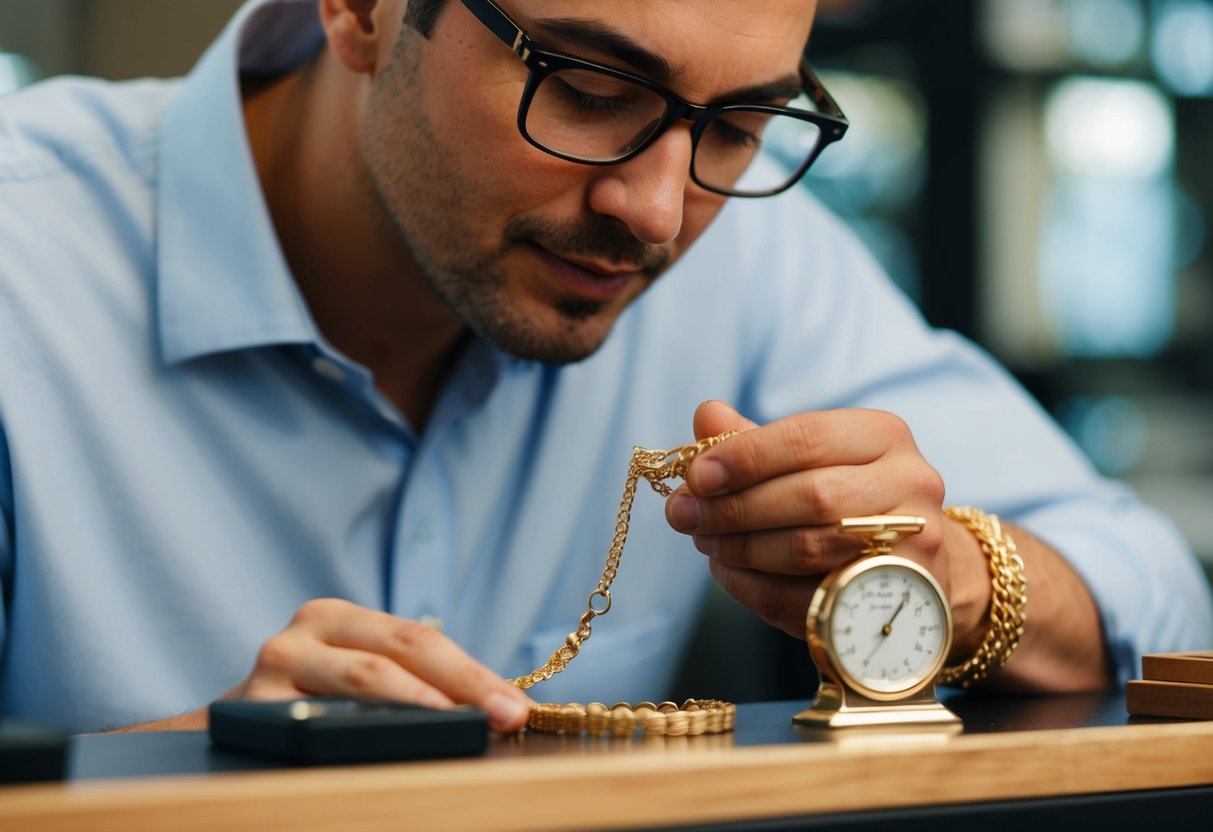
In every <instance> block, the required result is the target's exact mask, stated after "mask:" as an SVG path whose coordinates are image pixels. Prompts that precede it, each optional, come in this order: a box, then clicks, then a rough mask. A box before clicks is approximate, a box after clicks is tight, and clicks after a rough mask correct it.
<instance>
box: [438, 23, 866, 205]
mask: <svg viewBox="0 0 1213 832" xmlns="http://www.w3.org/2000/svg"><path fill="white" fill-rule="evenodd" d="M461 2H462V3H463V5H464V6H466V7H467V9H468V11H470V12H471V13H472V14H474V15H475V16H476V18H477V19H478V20H479V21H480V22H481V23H483V24H484V25H485V26H486V27H487V28H488V30H489V31H490V32H492V33H493V34H494V35H496V36H497V38H499V39H500V40H501V42H502V43H504V44H506V45H507V46H509V47H510V49H512V50H513V51H514V54H516V55H517V56H518V57H519V58H521V59H522V62H523V64H524V65H525V66H526V67H527V69H528V70H530V74H529V75H528V77H527V82H526V87H525V88H524V89H523V91H522V101H521V102H520V104H519V105H518V129H519V131H520V132H521V133H522V136H523V138H525V139H526V140H527V141H528V142H530V143H531V144H533V145H534V146H535V147H537V148H539V149H540V150H542V151H544V152H545V153H550V154H551V155H553V156H557V157H559V158H561V159H567V160H568V161H570V162H579V163H581V164H586V165H614V164H617V163H619V162H624V161H626V160H628V159H631V158H632V157H633V156H635V155H636V154H638V153H640V152H641V151H643V150H644V149H645V148H646V147H648V146H649V145H651V144H653V142H655V141H657V139H658V138H660V137H661V135H662V134H663V133H664V132H665V131H666V130H667V129H668V128H669V127H670V125H672V124H673V123H674V122H676V121H678V120H679V119H685V120H687V121H690V122H691V124H692V127H691V178H692V179H693V180H694V181H695V183H696V184H698V185H699V186H700V187H702V188H706V189H707V190H709V191H714V192H715V193H718V194H723V195H725V196H746V197H759V196H772V195H774V194H777V193H779V192H781V191H785V190H787V189H788V188H790V187H791V186H792V185H794V184H795V183H796V181H797V180H798V179H800V177H801V176H803V175H804V173H805V171H807V170H808V169H809V165H811V164H813V161H814V160H815V159H816V158H817V157H818V156H819V155H820V154H821V151H822V150H824V149H825V148H826V146H827V145H829V144H831V143H833V142H836V141H838V140H839V139H841V138H842V137H843V134H845V133H846V131H847V126H848V124H847V119H846V116H844V115H843V113H842V110H840V109H839V108H838V104H836V103H835V101H834V99H833V97H832V96H831V95H830V94H829V93H828V92H827V91H826V89H825V87H823V86H822V85H821V82H820V81H818V80H817V77H816V76H815V75H814V74H813V72H812V70H810V69H809V67H808V64H807V63H805V62H803V61H802V63H801V67H800V82H801V90H800V95H799V96H798V97H797V98H796V99H795V100H794V101H792V102H791V105H790V106H775V105H768V104H709V105H700V104H691V103H690V102H688V101H684V100H683V99H681V98H679V97H678V96H677V95H675V94H674V93H672V92H670V91H669V90H667V89H666V88H665V87H662V86H660V85H658V84H655V83H653V82H652V81H650V80H648V79H647V78H645V77H643V76H640V75H633V74H632V73H630V72H623V71H622V70H618V69H614V68H612V67H609V66H603V65H602V64H597V63H594V62H593V61H587V60H584V59H582V58H576V57H574V56H572V55H566V54H563V53H561V52H552V51H550V50H547V49H543V48H542V47H539V46H537V45H536V44H535V43H534V42H533V41H531V39H530V38H529V37H527V34H526V32H524V31H523V30H522V29H521V28H519V27H518V25H517V24H516V23H514V21H513V20H511V19H510V18H509V16H508V15H507V14H506V13H505V12H504V11H502V10H501V8H500V7H498V6H497V4H496V3H494V2H493V0H461ZM800 105H803V106H800Z"/></svg>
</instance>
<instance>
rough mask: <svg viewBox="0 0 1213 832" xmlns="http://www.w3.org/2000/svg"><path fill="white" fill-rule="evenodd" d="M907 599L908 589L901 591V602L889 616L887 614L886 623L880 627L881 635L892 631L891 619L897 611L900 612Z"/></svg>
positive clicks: (908, 595) (895, 616)
mask: <svg viewBox="0 0 1213 832" xmlns="http://www.w3.org/2000/svg"><path fill="white" fill-rule="evenodd" d="M909 600H910V592H909V590H907V591H905V592H903V593H901V603H900V604H898V605H897V609H895V610H893V614H892V615H891V616H889V621H888V623H887V624H885V625H884V626H883V627H881V628H880V634H881V635H882V636H887V635H888V634H889V633H891V632H893V619H895V618H897V615H898V613H900V612H901V610H902V608H903V607H905V605H906V602H907V601H909Z"/></svg>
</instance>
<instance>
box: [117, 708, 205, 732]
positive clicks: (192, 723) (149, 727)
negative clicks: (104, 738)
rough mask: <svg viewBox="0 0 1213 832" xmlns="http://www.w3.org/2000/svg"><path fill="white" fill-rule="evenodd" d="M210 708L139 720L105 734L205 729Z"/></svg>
mask: <svg viewBox="0 0 1213 832" xmlns="http://www.w3.org/2000/svg"><path fill="white" fill-rule="evenodd" d="M209 717H210V709H209V708H199V709H198V710H196V711H190V712H189V713H185V714H179V715H177V716H170V717H165V718H164V719H154V720H152V721H151V722H140V723H138V724H135V725H127V726H124V727H122V728H114V729H113V730H110V731H106V732H105V733H107V734H133V733H136V732H139V731H205V730H206V729H207V726H208V724H209V721H210V719H209Z"/></svg>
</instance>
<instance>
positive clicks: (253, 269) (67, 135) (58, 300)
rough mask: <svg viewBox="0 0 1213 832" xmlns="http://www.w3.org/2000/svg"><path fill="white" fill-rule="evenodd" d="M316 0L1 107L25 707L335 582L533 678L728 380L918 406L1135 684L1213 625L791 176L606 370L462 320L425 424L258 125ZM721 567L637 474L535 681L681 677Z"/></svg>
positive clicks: (595, 683) (743, 215)
mask: <svg viewBox="0 0 1213 832" xmlns="http://www.w3.org/2000/svg"><path fill="white" fill-rule="evenodd" d="M314 6H315V4H314V2H308V1H303V2H290V0H279V2H271V3H254V4H251V5H250V6H247V7H245V9H243V10H242V12H241V13H240V14H239V15H238V16H237V18H236V19H235V20H234V21H233V23H232V25H231V26H230V27H229V28H228V30H227V32H226V33H225V34H224V35H223V37H222V38H221V39H220V40H219V41H218V42H217V43H216V45H215V46H214V47H213V48H212V49H211V50H210V52H209V53H208V54H207V55H206V56H205V58H204V59H203V60H202V62H201V63H200V64H199V66H198V68H197V69H196V70H195V71H194V72H193V73H192V74H191V75H190V76H189V77H188V78H187V79H186V80H184V81H183V82H161V81H141V82H131V83H124V84H117V85H113V84H105V83H100V82H95V81H88V80H58V81H52V82H49V83H46V84H43V85H41V86H39V87H35V88H33V89H30V90H27V91H24V92H22V93H19V94H16V95H13V96H10V97H8V98H7V99H4V100H0V580H2V581H3V595H2V596H0V598H2V601H0V603H2V604H3V609H2V612H3V617H2V618H0V637H2V639H3V642H2V645H3V646H2V650H3V653H2V660H0V714H3V715H6V716H24V717H36V718H43V719H48V720H52V721H55V722H58V723H60V724H62V725H64V726H66V727H68V728H70V729H73V730H78V731H84V730H94V729H99V728H104V727H107V726H114V725H119V724H123V723H133V722H138V721H142V720H148V719H152V718H155V717H162V716H167V715H171V714H176V713H180V712H183V711H187V710H190V709H192V708H196V707H199V706H201V705H204V704H206V703H207V702H209V701H211V700H213V699H214V698H215V697H217V696H219V695H220V694H222V693H223V692H224V691H226V690H227V689H228V688H229V687H231V686H232V685H233V684H235V683H236V682H237V681H239V680H240V679H241V678H243V677H244V676H245V675H246V674H247V673H248V671H249V669H250V668H251V667H252V664H253V661H254V658H255V656H256V653H257V650H258V647H259V646H260V645H261V644H262V643H263V642H264V641H265V639H266V638H268V637H269V636H271V635H272V634H274V633H275V632H278V631H279V630H281V629H282V628H283V627H284V626H285V625H286V624H287V623H288V621H289V620H290V618H291V616H292V614H293V613H294V611H295V610H296V609H297V608H298V607H299V606H300V605H301V604H302V603H304V602H305V601H307V600H308V599H311V598H316V597H321V596H339V597H342V598H346V599H349V600H351V601H354V602H357V603H359V604H363V605H366V606H368V607H373V608H377V609H383V610H389V611H391V612H393V613H396V614H398V615H401V616H407V617H410V618H420V617H422V616H434V617H437V618H439V619H441V620H442V621H443V622H444V624H445V632H446V633H447V634H448V635H450V636H451V637H453V638H454V639H455V640H456V641H457V642H459V643H460V644H461V645H463V647H464V648H466V649H467V650H468V651H469V652H470V653H472V654H473V655H475V656H476V657H478V658H479V659H481V660H482V661H484V662H485V663H486V664H487V665H488V666H490V667H491V668H493V669H494V670H496V671H498V672H500V673H503V674H507V675H516V674H520V673H523V672H526V671H529V670H530V669H531V668H532V667H534V666H536V665H537V664H540V663H542V662H543V660H544V659H546V657H547V655H548V654H549V653H550V652H551V650H553V649H554V648H555V647H556V646H558V645H559V644H560V643H561V642H562V641H563V639H564V636H565V634H567V633H568V632H570V631H571V630H572V629H573V628H574V626H575V624H576V621H577V619H578V617H579V616H580V614H581V612H582V611H583V609H584V605H585V602H586V596H587V595H588V594H589V592H590V590H591V589H593V587H594V586H595V584H596V581H597V579H598V575H599V572H600V571H601V569H602V564H603V560H604V558H605V556H606V552H607V548H608V546H609V543H610V540H611V535H612V529H613V526H614V522H615V511H616V508H617V506H618V502H619V496H620V489H621V487H622V483H623V477H624V474H625V471H626V468H627V464H628V460H629V458H630V455H631V448H632V445H633V444H641V445H644V446H646V447H652V448H661V447H670V446H674V445H678V444H681V443H684V442H687V441H690V439H691V438H692V431H691V415H692V413H693V411H694V409H695V407H696V405H697V404H698V403H699V402H700V401H702V400H704V399H708V398H719V399H723V400H726V401H729V402H732V403H734V404H735V405H736V406H737V407H738V408H739V409H740V410H742V411H743V412H744V413H746V414H747V415H749V416H750V417H752V418H753V419H755V420H757V421H759V422H765V421H769V420H772V419H776V418H778V417H781V416H784V415H787V414H791V413H795V412H798V411H804V410H810V409H817V408H834V407H840V406H863V407H875V408H882V409H886V410H890V411H893V412H895V413H897V414H899V415H900V416H902V417H903V418H904V419H905V420H906V421H907V422H908V423H909V424H910V426H911V428H912V429H913V431H914V434H915V437H916V439H917V441H918V444H919V446H920V447H921V449H922V451H923V453H924V454H925V456H926V457H927V459H928V460H930V461H931V462H932V463H933V464H934V465H935V466H936V467H937V468H938V469H939V470H940V471H941V472H942V474H943V476H944V478H945V481H946V482H947V484H948V500H949V502H953V503H971V504H974V505H978V506H981V507H983V508H985V509H987V510H989V511H994V512H998V513H999V514H1002V515H1004V516H1006V517H1007V518H1009V519H1011V520H1013V521H1015V522H1016V523H1019V524H1022V525H1023V526H1025V527H1027V528H1028V529H1030V530H1031V531H1032V532H1033V533H1035V534H1036V535H1038V536H1040V537H1041V538H1043V539H1044V540H1046V541H1048V542H1049V543H1051V544H1052V545H1053V546H1055V547H1056V548H1057V549H1058V550H1059V551H1061V552H1063V553H1064V554H1065V555H1066V557H1068V558H1069V559H1070V561H1071V562H1072V563H1073V564H1074V566H1075V567H1076V569H1077V570H1078V572H1079V573H1080V574H1081V575H1082V577H1083V578H1084V579H1085V580H1086V582H1087V583H1088V585H1089V586H1090V588H1091V590H1092V592H1093V593H1094V595H1095V597H1096V599H1097V600H1098V602H1099V605H1100V610H1101V613H1102V616H1103V626H1104V632H1105V634H1106V637H1107V640H1108V644H1109V645H1110V648H1111V652H1112V655H1113V657H1114V659H1115V661H1116V663H1117V667H1118V672H1119V676H1120V678H1121V679H1124V678H1126V677H1128V676H1129V675H1130V674H1132V673H1134V672H1135V671H1136V662H1137V658H1138V656H1139V655H1140V654H1141V653H1142V652H1143V651H1147V650H1168V649H1181V648H1191V647H1196V646H1203V645H1204V644H1205V643H1206V639H1207V638H1208V637H1209V634H1210V632H1213V623H1211V619H1210V603H1209V597H1208V592H1207V589H1206V587H1205V583H1204V580H1203V577H1202V576H1201V574H1200V572H1199V570H1198V567H1197V565H1196V563H1195V561H1194V559H1193V558H1192V556H1191V554H1190V553H1189V551H1188V549H1187V548H1186V546H1185V544H1184V543H1183V542H1182V540H1181V539H1180V538H1179V537H1178V536H1177V534H1176V531H1175V529H1174V528H1173V527H1172V526H1171V525H1170V524H1169V523H1168V522H1167V521H1165V520H1164V519H1163V518H1162V517H1161V516H1160V515H1158V514H1157V513H1155V512H1154V511H1152V510H1150V509H1148V508H1146V507H1144V506H1143V505H1141V504H1140V503H1138V502H1137V501H1136V500H1135V498H1134V497H1133V495H1132V494H1131V493H1130V492H1129V491H1128V490H1127V489H1126V488H1124V487H1123V486H1122V485H1119V484H1116V483H1113V482H1108V481H1105V480H1102V479H1100V478H1099V477H1097V476H1096V475H1095V474H1094V473H1093V472H1092V470H1091V467H1090V466H1089V465H1088V463H1087V462H1086V461H1085V460H1084V459H1083V458H1082V457H1081V456H1080V455H1079V454H1078V453H1077V452H1076V451H1075V449H1074V448H1073V447H1072V446H1071V444H1070V442H1069V441H1067V439H1066V438H1065V437H1064V436H1063V435H1062V434H1061V433H1060V432H1059V431H1058V430H1057V429H1056V428H1055V427H1054V425H1053V424H1051V423H1050V422H1049V421H1048V419H1047V418H1046V417H1045V416H1044V415H1043V414H1042V413H1041V411H1040V410H1039V409H1038V408H1037V407H1036V405H1035V404H1034V403H1033V402H1032V401H1030V400H1029V399H1028V397H1027V396H1025V395H1024V393H1022V392H1021V391H1020V390H1019V389H1018V388H1017V387H1016V386H1015V385H1014V384H1013V383H1012V382H1011V381H1010V380H1009V379H1008V378H1007V376H1006V375H1005V374H1004V373H1003V372H1001V371H1000V370H999V369H998V368H997V367H996V366H994V364H993V363H992V362H991V361H990V360H989V359H988V358H987V357H985V356H984V355H983V354H982V353H980V352H979V351H978V350H976V349H975V348H974V347H972V346H971V345H970V344H968V343H966V342H964V341H963V340H961V339H960V338H958V337H957V336H955V335H953V334H949V333H946V332H937V331H932V330H930V329H928V328H927V327H925V326H924V325H923V322H922V321H921V320H920V318H919V316H918V314H917V313H916V311H915V310H914V309H913V308H912V306H911V305H910V304H909V303H907V301H906V300H905V299H904V298H903V297H902V296H901V295H900V294H899V293H898V292H897V291H896V290H895V289H894V288H893V287H892V286H891V285H890V283H889V282H888V280H887V279H886V277H885V276H884V275H883V274H882V273H881V272H880V270H879V269H878V268H877V267H876V265H875V264H874V263H873V261H872V259H871V258H870V257H869V256H868V255H867V254H866V253H865V252H864V251H863V250H862V248H861V247H860V246H859V244H858V243H857V242H856V240H855V238H854V237H853V236H852V235H851V234H850V233H849V232H848V231H847V230H846V229H845V228H843V227H842V226H841V225H840V224H839V223H838V222H837V221H836V220H835V219H834V218H832V217H831V216H830V215H829V214H828V213H827V212H826V211H825V210H823V209H822V208H821V207H820V206H819V205H818V204H816V203H815V202H813V201H812V199H811V198H810V197H809V196H808V195H807V194H806V193H804V192H803V191H800V190H798V191H795V192H793V193H789V194H787V195H785V196H783V197H780V198H776V199H768V200H734V201H732V202H731V203H730V204H729V205H728V206H727V207H726V209H725V211H724V212H723V214H722V215H721V217H720V218H719V219H718V221H717V222H716V223H715V225H713V226H712V228H711V229H710V230H709V231H708V233H707V234H706V235H705V236H704V237H703V239H702V240H700V242H698V243H697V244H696V245H695V246H694V247H693V248H692V250H691V251H690V252H689V253H688V254H687V256H686V257H685V258H684V260H683V261H682V262H681V263H680V264H678V265H677V266H676V267H675V268H674V269H673V270H672V271H671V272H669V273H668V274H667V275H666V276H665V277H663V278H662V279H661V280H660V281H659V282H658V283H657V285H656V286H655V287H654V288H653V289H652V290H651V291H650V292H649V293H648V294H646V295H645V296H644V297H642V298H641V299H640V300H639V301H638V302H637V303H636V304H635V305H634V306H633V307H632V308H631V309H629V310H628V311H627V312H626V313H625V314H624V315H623V317H622V318H621V319H620V321H619V322H618V325H617V326H616V328H615V331H614V332H613V334H612V335H611V337H610V338H609V339H608V341H607V342H606V344H605V345H604V346H603V348H602V349H601V350H600V351H599V352H598V353H597V354H596V355H594V356H593V357H592V358H590V359H589V360H586V361H584V362H582V363H579V364H575V365H571V366H565V367H558V366H547V365H543V364H538V363H532V362H527V361H519V360H515V359H512V358H509V357H506V356H504V355H502V354H500V353H499V352H498V351H497V350H496V349H494V348H493V347H492V346H490V345H489V344H487V343H483V342H476V343H473V344H472V345H471V346H470V347H469V348H468V350H467V351H466V353H465V354H464V355H463V357H462V360H461V362H460V363H459V365H458V366H457V367H456V369H455V370H454V371H453V372H452V374H451V376H450V378H449V380H448V382H447V383H446V385H445V387H444V389H443V390H442V392H441V396H440V399H439V401H438V403H437V406H436V409H435V410H434V412H433V415H432V418H431V420H430V422H429V424H428V425H427V426H426V428H425V430H424V431H423V432H422V433H420V434H418V432H417V431H415V430H414V429H413V427H412V426H410V424H409V423H408V421H407V420H406V419H404V418H403V417H402V416H401V414H400V412H399V411H398V410H397V409H396V408H395V407H394V406H393V405H392V404H391V403H390V402H389V401H387V400H386V399H385V398H384V397H383V396H381V395H380V394H379V393H378V392H377V391H376V388H375V386H374V382H373V379H372V378H371V376H370V374H369V373H368V372H367V370H366V369H365V368H363V367H361V366H358V365H356V364H354V363H352V362H350V361H349V360H347V359H346V358H345V357H344V356H342V355H341V354H339V353H338V352H337V351H335V350H334V349H332V348H331V347H330V346H329V345H327V344H326V343H325V341H324V339H323V338H322V337H321V336H320V334H319V333H318V331H317V329H316V326H315V324H314V322H313V320H312V317H311V315H310V314H309V311H308V309H307V307H306V305H305V303H304V301H303V299H302V297H301V295H300V293H299V291H298V290H297V288H296V286H295V283H294V281H293V280H292V277H291V274H290V272H289V271H288V269H287V266H286V264H285V262H284V259H283V256H282V253H281V251H280V249H279V247H278V244H277V242H276V240H275V237H274V233H273V229H272V226H271V223H270V219H269V216H268V213H267V210H266V206H265V203H264V200H263V198H262V195H261V192H260V190H259V187H258V183H257V179H256V176H255V171H254V167H253V163H252V160H251V157H250V153H249V149H248V146H247V144H246V139H245V135H244V132H243V123H242V120H241V119H242V116H241V109H240V99H239V88H238V84H237V71H238V69H237V68H238V66H239V67H241V68H242V69H243V70H245V71H257V72H276V71H282V70H285V69H287V68H289V67H292V66H294V65H296V64H298V63H299V62H300V61H301V60H303V59H304V58H305V57H306V56H308V55H310V54H312V53H314V51H315V50H316V49H317V48H318V47H319V45H320V43H321V39H322V36H321V32H320V30H319V27H318V26H317V24H316V22H315V8H314ZM242 42H243V43H245V44H248V46H247V47H246V48H244V49H243V50H242V49H241V48H240V44H241V43H242ZM1029 578H1030V576H1029ZM708 580H710V577H709V574H708V570H707V565H706V560H705V559H704V558H703V557H702V556H701V555H699V554H698V553H697V552H695V551H694V549H693V548H692V546H691V543H690V540H689V539H688V538H686V537H684V536H682V535H679V534H677V533H675V532H673V531H671V530H670V529H669V527H668V526H667V525H666V523H665V521H664V517H663V505H662V500H661V499H659V498H658V497H657V496H656V495H653V494H651V493H648V492H647V491H642V492H641V493H640V494H638V496H637V499H636V508H635V513H634V516H633V522H632V531H631V536H630V539H629V543H628V548H627V551H626V553H625V555H624V558H623V563H622V567H621V571H620V575H619V578H618V580H617V581H616V583H615V588H614V590H613V593H612V594H613V596H614V599H615V600H614V606H613V608H612V610H611V613H610V615H609V616H607V617H605V618H602V619H599V620H598V622H597V623H596V626H595V629H594V635H593V638H592V639H591V640H590V641H589V642H588V643H587V645H586V647H585V649H584V650H583V653H582V655H581V657H580V658H579V659H578V660H577V661H575V662H573V663H572V665H571V666H570V668H569V670H568V671H567V672H566V673H565V674H563V675H562V676H560V677H557V678H556V679H554V680H553V681H552V682H549V683H546V684H545V685H544V686H543V687H541V688H537V689H536V690H535V695H536V696H537V697H538V698H541V699H545V700H552V701H569V700H586V699H601V700H605V701H608V702H609V701H612V700H616V699H638V698H646V699H647V698H653V697H660V696H661V695H662V693H663V690H664V688H665V686H666V685H667V683H668V682H669V680H670V676H671V674H672V672H673V669H674V668H675V667H676V666H677V658H678V655H679V650H680V648H681V646H682V645H683V643H684V642H685V640H686V637H687V635H688V629H689V627H690V625H691V622H693V621H694V619H695V613H696V607H697V604H698V601H699V599H700V597H701V594H702V591H703V590H704V589H705V586H706V582H707V581H708ZM805 693H806V695H808V693H809V691H806V692H805Z"/></svg>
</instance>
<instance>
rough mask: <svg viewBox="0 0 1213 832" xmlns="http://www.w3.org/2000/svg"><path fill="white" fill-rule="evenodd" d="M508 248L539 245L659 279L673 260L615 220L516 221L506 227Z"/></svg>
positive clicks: (522, 218)
mask: <svg viewBox="0 0 1213 832" xmlns="http://www.w3.org/2000/svg"><path fill="white" fill-rule="evenodd" d="M505 239H506V244H507V245H509V244H512V243H536V244H538V245H540V246H542V247H543V248H545V249H547V250H548V251H550V252H552V253H553V254H556V255H572V256H575V257H585V258H592V259H601V260H606V261H607V262H609V263H612V264H617V265H627V266H633V267H635V268H636V269H637V271H640V272H641V273H643V274H645V275H647V276H649V277H656V276H657V275H658V274H660V273H661V272H662V271H664V270H665V267H666V265H667V264H668V263H669V260H670V256H669V254H668V253H666V252H665V251H662V250H661V249H660V248H657V247H656V246H651V245H649V244H647V243H642V242H641V241H640V240H637V239H636V238H635V237H634V236H633V235H632V233H631V232H630V231H628V230H627V229H626V228H624V227H623V226H622V225H621V224H619V223H618V222H616V221H614V220H607V219H584V220H573V221H571V222H567V223H557V222H552V221H550V220H541V219H537V218H535V217H515V218H513V219H511V220H510V221H509V222H507V223H506V227H505Z"/></svg>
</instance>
